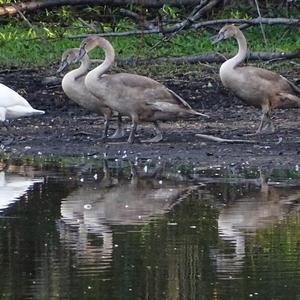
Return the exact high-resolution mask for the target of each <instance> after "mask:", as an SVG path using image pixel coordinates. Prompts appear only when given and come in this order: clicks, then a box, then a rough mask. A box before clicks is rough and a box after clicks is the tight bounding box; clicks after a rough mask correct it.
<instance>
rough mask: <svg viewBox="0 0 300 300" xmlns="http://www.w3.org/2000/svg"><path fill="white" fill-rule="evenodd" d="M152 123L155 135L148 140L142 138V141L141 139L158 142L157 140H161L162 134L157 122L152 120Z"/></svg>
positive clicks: (147, 141) (145, 141) (144, 141)
mask: <svg viewBox="0 0 300 300" xmlns="http://www.w3.org/2000/svg"><path fill="white" fill-rule="evenodd" d="M153 124H154V126H155V127H154V129H155V133H156V135H155V137H153V138H152V139H149V140H143V141H141V142H142V143H158V142H160V141H162V139H163V134H162V132H161V129H160V127H159V124H158V122H157V121H154V122H153Z"/></svg>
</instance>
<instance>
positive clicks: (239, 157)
mask: <svg viewBox="0 0 300 300" xmlns="http://www.w3.org/2000/svg"><path fill="white" fill-rule="evenodd" d="M51 73H52V74H53V71H52V70H39V71H37V70H19V71H18V70H15V71H14V70H10V71H8V72H5V71H3V72H2V73H1V74H0V82H2V83H4V84H6V85H7V86H9V87H11V88H13V89H14V90H16V91H18V92H19V93H20V94H22V95H23V96H24V97H25V98H26V99H27V100H28V101H29V102H30V103H31V105H32V106H33V107H35V108H37V109H43V110H45V111H46V114H45V115H43V116H38V117H30V118H22V119H19V120H14V121H12V122H11V123H10V125H9V126H8V127H9V128H8V131H7V130H6V128H4V127H2V128H1V129H0V143H1V149H2V151H3V152H9V153H15V154H16V155H18V154H35V155H45V156H47V155H51V154H53V155H56V156H67V155H68V156H82V155H92V156H93V155H98V156H99V157H102V156H103V155H104V153H106V155H107V157H109V158H122V157H123V158H129V159H134V158H135V157H137V156H138V157H141V158H153V159H157V158H158V157H160V159H162V160H171V161H175V162H178V163H186V162H194V163H197V164H201V165H224V164H225V165H228V164H240V163H244V164H249V165H256V166H258V165H262V166H272V167H276V166H295V165H297V164H299V163H300V131H299V124H300V114H299V110H297V109H277V110H275V111H274V114H273V121H274V124H275V126H276V133H274V134H263V135H261V136H254V137H247V136H246V137H245V136H244V135H245V134H247V133H253V132H255V129H256V128H257V126H258V123H259V119H260V110H259V109H257V108H253V107H250V106H246V105H243V103H242V102H241V101H240V100H238V99H236V98H234V97H233V96H232V95H230V94H229V93H228V91H226V90H225V89H224V88H223V87H222V86H221V84H220V81H219V78H218V74H217V71H216V70H212V71H211V70H208V71H206V72H204V73H202V74H201V75H199V74H197V73H196V72H190V73H184V74H179V75H176V76H173V77H172V78H166V77H164V78H160V80H161V81H162V82H163V83H164V84H165V85H166V86H168V87H169V88H171V89H173V90H174V91H176V92H177V93H178V94H179V95H181V96H182V97H183V98H184V99H186V100H187V102H189V103H190V104H191V106H192V107H193V108H195V109H198V110H201V111H202V112H204V113H206V114H208V115H210V116H211V119H209V120H207V119H204V118H196V119H190V120H179V121H177V122H165V123H162V124H161V125H162V128H163V130H164V135H165V139H164V141H163V142H160V143H157V144H146V143H140V142H139V139H147V138H150V137H151V136H152V134H153V128H152V125H150V124H145V125H143V126H140V127H139V130H138V136H137V140H136V143H134V144H132V145H131V144H127V142H126V139H127V137H128V135H127V137H126V138H124V139H122V140H118V141H108V142H103V141H101V139H100V136H101V132H102V128H103V119H102V117H99V116H97V115H96V114H94V113H90V112H88V111H86V110H85V109H83V108H81V107H79V106H77V105H76V104H74V103H73V102H72V101H71V100H69V99H68V98H67V97H66V96H65V95H64V93H63V91H62V89H61V86H60V84H59V83H58V84H48V85H47V84H45V82H44V79H45V77H47V76H49V74H51ZM152 77H153V76H152ZM287 77H289V78H291V79H293V80H295V79H296V81H297V80H299V78H298V79H297V75H296V72H294V73H291V74H287ZM296 83H297V84H299V81H298V82H296ZM114 123H115V122H114ZM113 125H114V124H113ZM125 125H126V127H127V128H128V129H127V130H128V133H129V129H130V121H129V120H128V119H126V120H125ZM112 132H113V131H112ZM197 133H201V134H207V135H214V136H218V137H222V138H230V139H233V138H237V139H255V140H257V143H254V144H238V143H235V144H227V143H217V142H214V141H209V140H204V139H201V138H200V137H197V136H196V134H197Z"/></svg>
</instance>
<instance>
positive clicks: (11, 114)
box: [6, 105, 45, 119]
mask: <svg viewBox="0 0 300 300" xmlns="http://www.w3.org/2000/svg"><path fill="white" fill-rule="evenodd" d="M44 113H45V112H44V111H43V110H39V109H34V108H33V107H31V106H23V105H14V106H10V107H7V108H6V119H17V118H21V117H29V116H33V115H43V114H44Z"/></svg>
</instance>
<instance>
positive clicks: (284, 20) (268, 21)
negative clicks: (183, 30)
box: [65, 18, 300, 39]
mask: <svg viewBox="0 0 300 300" xmlns="http://www.w3.org/2000/svg"><path fill="white" fill-rule="evenodd" d="M227 23H230V24H246V25H260V23H262V24H268V25H290V26H292V25H295V26H296V25H298V24H299V23H300V19H287V18H262V19H259V18H255V19H251V20H246V19H220V20H208V21H203V22H198V23H194V24H192V25H191V28H193V29H199V28H205V27H210V26H214V25H223V24H227ZM241 27H242V26H240V28H241ZM172 30H175V32H176V31H177V30H178V26H173V27H172ZM172 30H171V29H164V33H166V32H167V33H172V32H173V31H172ZM153 33H162V32H161V30H160V28H158V27H156V28H153V29H148V30H132V31H124V32H105V33H99V36H103V37H109V36H129V35H142V34H153ZM87 36H88V35H86V34H79V35H69V36H65V38H67V39H83V38H86V37H87Z"/></svg>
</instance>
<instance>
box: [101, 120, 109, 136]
mask: <svg viewBox="0 0 300 300" xmlns="http://www.w3.org/2000/svg"><path fill="white" fill-rule="evenodd" d="M108 127H109V118H105V120H104V129H103V133H102V137H101V140H105V139H106V138H107V133H108Z"/></svg>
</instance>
